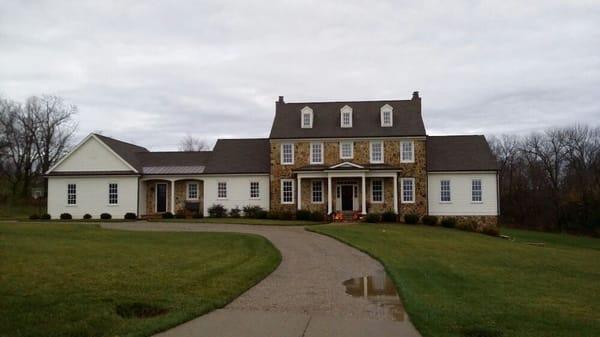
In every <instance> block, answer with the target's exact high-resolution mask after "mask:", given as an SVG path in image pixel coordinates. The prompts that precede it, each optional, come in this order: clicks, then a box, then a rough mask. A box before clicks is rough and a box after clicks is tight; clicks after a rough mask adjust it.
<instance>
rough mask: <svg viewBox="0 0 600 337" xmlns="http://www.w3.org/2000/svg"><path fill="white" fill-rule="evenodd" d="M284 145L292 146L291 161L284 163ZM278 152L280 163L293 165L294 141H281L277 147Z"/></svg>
mask: <svg viewBox="0 0 600 337" xmlns="http://www.w3.org/2000/svg"><path fill="white" fill-rule="evenodd" d="M285 145H290V146H291V147H292V161H291V162H289V163H286V162H284V160H283V147H284V146H285ZM279 152H280V156H281V158H280V162H281V165H294V157H295V156H294V152H295V149H294V143H281V146H280V148H279Z"/></svg>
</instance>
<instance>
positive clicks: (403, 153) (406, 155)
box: [400, 140, 415, 163]
mask: <svg viewBox="0 0 600 337" xmlns="http://www.w3.org/2000/svg"><path fill="white" fill-rule="evenodd" d="M414 161H415V155H414V143H413V141H412V140H404V141H401V142H400V162H402V163H413V162H414Z"/></svg>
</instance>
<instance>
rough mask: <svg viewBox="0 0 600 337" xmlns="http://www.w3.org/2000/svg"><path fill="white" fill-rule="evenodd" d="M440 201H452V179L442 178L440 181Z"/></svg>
mask: <svg viewBox="0 0 600 337" xmlns="http://www.w3.org/2000/svg"><path fill="white" fill-rule="evenodd" d="M440 201H441V202H451V201H452V195H451V190H450V180H442V181H440Z"/></svg>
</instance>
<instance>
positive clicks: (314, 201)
mask: <svg viewBox="0 0 600 337" xmlns="http://www.w3.org/2000/svg"><path fill="white" fill-rule="evenodd" d="M315 183H316V184H317V185H318V186H319V190H318V191H315ZM315 192H317V193H320V197H321V200H316V199H315ZM310 194H311V202H312V203H313V204H322V203H323V202H324V201H323V199H324V198H323V180H313V181H312V183H311V191H310Z"/></svg>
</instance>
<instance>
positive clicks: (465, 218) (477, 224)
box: [440, 215, 498, 232]
mask: <svg viewBox="0 0 600 337" xmlns="http://www.w3.org/2000/svg"><path fill="white" fill-rule="evenodd" d="M445 218H454V219H456V227H458V228H462V229H468V230H471V231H473V232H483V231H485V230H486V229H487V228H495V229H498V217H497V216H495V215H460V216H441V217H440V221H441V220H442V219H445Z"/></svg>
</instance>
